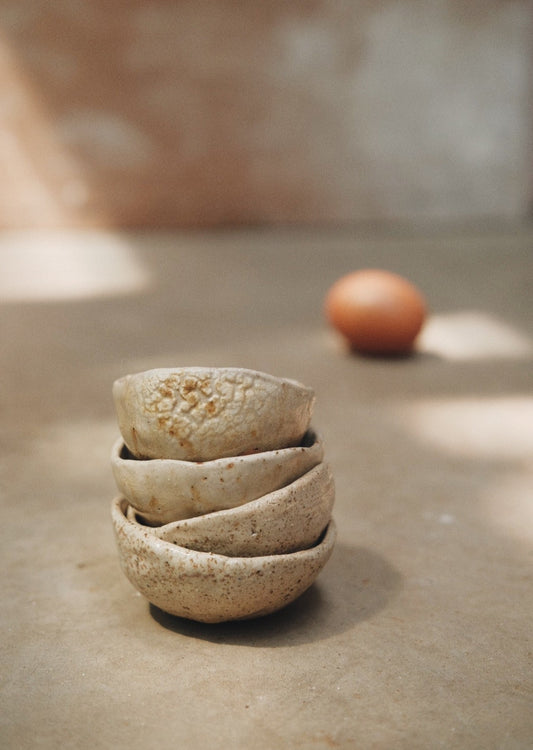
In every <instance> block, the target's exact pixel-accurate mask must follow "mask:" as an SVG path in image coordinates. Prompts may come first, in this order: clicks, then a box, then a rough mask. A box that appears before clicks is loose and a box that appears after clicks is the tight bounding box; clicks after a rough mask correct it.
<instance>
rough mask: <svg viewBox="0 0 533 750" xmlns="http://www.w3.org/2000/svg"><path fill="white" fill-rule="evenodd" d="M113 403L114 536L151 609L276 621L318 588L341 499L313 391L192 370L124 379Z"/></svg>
mask: <svg viewBox="0 0 533 750" xmlns="http://www.w3.org/2000/svg"><path fill="white" fill-rule="evenodd" d="M113 397H114V401H115V407H116V411H117V417H118V423H119V429H120V433H121V437H120V438H119V439H118V440H117V442H116V443H115V445H114V446H113V451H112V460H111V463H112V469H113V474H114V477H115V481H116V483H117V486H118V488H119V491H120V492H121V496H119V497H118V498H116V499H115V500H114V501H113V506H112V517H113V525H114V529H115V536H116V540H117V546H118V550H119V555H120V561H121V565H122V568H123V570H124V572H125V574H126V576H127V577H128V578H129V580H130V581H131V583H132V584H133V585H134V586H135V587H136V588H137V589H138V590H139V591H140V592H141V593H142V594H143V595H144V596H145V597H146V598H147V599H148V600H149V601H150V602H152V603H153V604H155V605H156V606H157V607H159V608H160V609H162V610H164V611H166V612H169V613H170V614H174V615H178V616H180V617H186V618H189V619H193V620H199V621H202V622H221V621H224V620H234V619H243V618H249V617H257V616H260V615H265V614H268V613H270V612H274V611H275V610H277V609H280V608H281V607H284V606H285V605H286V604H289V603H290V602H291V601H293V600H294V599H296V598H297V597H298V596H299V595H300V594H302V593H303V592H304V591H305V590H306V589H307V588H308V587H309V586H310V585H311V584H312V582H313V581H314V579H315V578H316V576H317V575H318V574H319V572H320V571H321V569H322V568H323V566H324V565H325V564H326V562H327V560H328V559H329V557H330V555H331V552H332V550H333V545H334V543H335V526H334V522H333V520H332V518H331V511H332V508H333V502H334V496H335V491H334V483H333V477H332V475H331V471H330V469H329V467H328V465H327V464H326V463H325V462H324V461H323V458H324V448H323V445H322V442H321V440H320V438H319V436H318V435H317V434H316V433H315V432H314V430H313V429H312V428H311V426H310V423H311V416H312V410H313V404H314V394H313V391H312V390H311V389H309V388H307V387H305V386H303V385H302V384H300V383H297V382H296V381H294V380H287V379H281V378H276V377H273V376H271V375H266V374H264V373H260V372H255V371H252V370H244V369H240V368H201V367H194V368H181V369H157V370H149V371H148V372H143V373H138V374H136V375H127V376H125V377H123V378H121V379H120V380H117V381H116V382H115V383H114V386H113Z"/></svg>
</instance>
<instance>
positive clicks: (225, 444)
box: [113, 367, 315, 461]
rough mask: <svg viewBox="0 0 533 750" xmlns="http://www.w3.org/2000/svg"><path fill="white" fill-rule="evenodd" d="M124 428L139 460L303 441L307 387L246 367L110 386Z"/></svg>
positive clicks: (159, 373) (180, 372)
mask: <svg viewBox="0 0 533 750" xmlns="http://www.w3.org/2000/svg"><path fill="white" fill-rule="evenodd" d="M113 398H114V402H115V408H116V412H117V417H118V424H119V429H120V433H121V435H122V437H123V439H124V442H125V443H126V445H127V447H128V449H129V450H130V452H131V453H132V454H133V455H134V456H136V457H137V458H172V459H178V460H184V461H210V460H212V459H216V458H224V457H226V456H240V455H243V454H246V453H259V452H262V451H269V450H275V449H277V448H287V447H290V446H294V445H299V444H300V442H301V441H302V438H303V436H304V434H305V432H306V431H307V429H308V427H309V423H310V420H311V414H312V409H313V405H314V400H315V397H314V393H313V391H312V390H311V389H310V388H307V387H306V386H304V385H302V384H301V383H297V382H296V381H294V380H288V379H285V378H277V377H274V376H273V375H267V374H266V373H261V372H256V371H254V370H245V369H241V368H215V367H184V368H179V369H167V368H162V369H156V370H148V371H147V372H141V373H137V374H135V375H126V376H124V377H122V378H120V379H119V380H116V381H115V383H114V384H113Z"/></svg>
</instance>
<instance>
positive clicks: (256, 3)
mask: <svg viewBox="0 0 533 750" xmlns="http://www.w3.org/2000/svg"><path fill="white" fill-rule="evenodd" d="M532 5H533V4H532V3H531V2H530V0H516V1H512V0H473V1H469V0H404V1H402V2H392V1H391V0H389V1H388V2H387V1H385V0H380V1H379V2H378V0H367V1H366V2H365V1H364V0H355V1H354V2H342V1H341V0H338V1H336V0H316V1H314V2H312V1H311V0H309V1H300V2H298V1H297V2H293V3H287V2H284V1H282V0H252V1H250V0H240V1H239V0H233V1H231V0H181V1H179V0H178V1H176V0H161V1H160V2H147V1H141V0H115V2H106V1H104V0H1V1H0V94H1V98H0V170H1V174H2V179H1V181H0V226H3V227H13V226H49V225H57V224H69V225H80V224H81V225H84V224H110V225H117V226H120V225H122V226H137V225H140V226H143V225H147V226H160V225H167V226H183V225H185V226H191V225H193V226H194V225H217V224H221V223H222V224H233V223H237V224H238V223H263V222H266V223H270V222H274V223H279V222H304V223H315V222H354V221H378V222H380V221H389V220H398V219H399V220H407V221H411V220H414V221H416V220H419V219H424V220H428V219H429V220H432V219H437V220H439V221H441V220H452V221H454V220H462V219H465V218H476V219H478V218H485V217H495V218H514V217H522V216H524V215H525V214H526V213H527V211H528V206H529V199H530V189H531V182H530V178H529V175H530V172H531V166H532V160H531V154H530V145H531V133H532V131H531V121H532V118H531V111H530V109H529V103H530V101H529V92H530V90H531V88H530V74H531V50H530V42H531V41H532V39H533V26H532V24H531V16H532Z"/></svg>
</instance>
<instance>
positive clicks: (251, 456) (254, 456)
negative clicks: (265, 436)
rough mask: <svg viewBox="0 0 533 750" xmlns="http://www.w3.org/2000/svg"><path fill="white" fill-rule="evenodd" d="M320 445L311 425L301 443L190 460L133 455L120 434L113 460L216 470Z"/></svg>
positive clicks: (306, 449)
mask: <svg viewBox="0 0 533 750" xmlns="http://www.w3.org/2000/svg"><path fill="white" fill-rule="evenodd" d="M307 437H308V439H310V440H312V442H310V444H309V445H303V443H304V441H305V440H306V438H307ZM320 446H322V447H323V446H324V441H323V439H322V436H321V435H320V433H319V432H317V430H315V428H314V427H312V426H309V427H308V428H307V430H306V432H305V434H304V436H303V437H302V440H301V441H300V443H299V445H290V446H287V447H285V448H274V449H272V450H266V451H258V452H257V453H241V455H238V456H222V457H220V458H210V459H207V460H206V461H189V460H187V459H184V458H137V457H136V456H134V455H133V453H132V452H131V451H130V449H129V448H128V446H127V445H126V442H125V440H124V438H123V437H122V435H119V437H117V438H116V439H115V441H114V442H113V445H112V447H111V461H112V463H113V464H115V465H117V466H120V465H121V464H124V465H127V466H133V465H137V464H138V465H139V467H140V466H142V465H150V466H154V465H155V466H158V467H162V466H164V465H165V464H168V465H169V466H174V467H176V468H179V467H180V466H184V467H185V466H186V467H187V468H188V469H190V468H191V467H198V468H200V467H201V468H202V469H204V470H205V469H207V470H208V471H209V469H210V468H213V469H215V470H216V468H217V467H218V466H224V465H226V464H227V463H228V462H232V461H237V462H238V463H249V462H250V463H254V462H261V461H264V460H265V458H268V457H271V458H274V457H275V456H280V455H281V457H282V458H283V456H284V455H291V454H293V453H294V454H297V453H298V452H299V451H309V450H311V449H314V450H316V449H317V448H320ZM124 449H125V450H126V451H127V452H128V453H129V456H126V457H124V456H122V455H121V454H122V452H123V451H124Z"/></svg>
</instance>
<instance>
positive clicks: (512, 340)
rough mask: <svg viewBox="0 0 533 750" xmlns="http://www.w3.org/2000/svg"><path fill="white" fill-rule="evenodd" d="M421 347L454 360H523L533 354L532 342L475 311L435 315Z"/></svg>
mask: <svg viewBox="0 0 533 750" xmlns="http://www.w3.org/2000/svg"><path fill="white" fill-rule="evenodd" d="M419 347H420V350H421V351H426V352H431V353H433V354H437V355H439V356H441V357H444V358H445V359H452V360H476V359H486V358H487V359H488V358H491V359H494V358H497V359H502V358H517V359H520V358H523V357H529V356H531V355H532V354H533V342H532V341H531V339H529V338H528V337H527V336H525V335H524V334H523V333H520V332H519V331H517V330H515V329H514V328H512V327H511V326H509V325H507V324H506V323H503V322H502V321H500V320H497V319H496V318H494V317H493V316H491V315H487V313H484V312H478V311H475V310H465V311H462V312H457V313H450V314H448V315H434V316H432V317H431V318H430V319H429V320H428V322H427V324H426V326H425V328H424V330H423V332H422V334H421V336H420V340H419Z"/></svg>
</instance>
